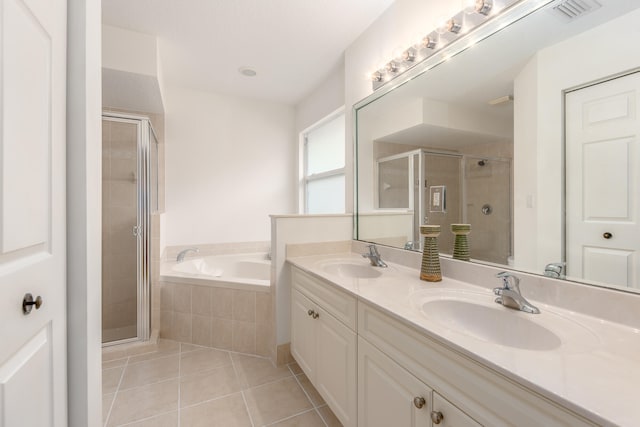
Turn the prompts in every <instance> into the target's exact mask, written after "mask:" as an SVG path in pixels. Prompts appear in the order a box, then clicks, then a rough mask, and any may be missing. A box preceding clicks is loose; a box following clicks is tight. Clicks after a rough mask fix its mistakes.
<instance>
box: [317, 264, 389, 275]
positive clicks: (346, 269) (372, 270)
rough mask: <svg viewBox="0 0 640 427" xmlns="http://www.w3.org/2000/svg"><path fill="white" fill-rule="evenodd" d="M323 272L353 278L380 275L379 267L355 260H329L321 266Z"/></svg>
mask: <svg viewBox="0 0 640 427" xmlns="http://www.w3.org/2000/svg"><path fill="white" fill-rule="evenodd" d="M322 269H323V270H324V271H325V273H329V274H333V275H336V276H340V277H346V278H354V279H375V278H376V277H380V276H382V272H381V271H380V267H373V266H371V265H368V264H364V263H360V264H358V263H355V262H344V261H338V262H330V263H326V264H324V265H323V266H322Z"/></svg>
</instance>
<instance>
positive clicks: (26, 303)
mask: <svg viewBox="0 0 640 427" xmlns="http://www.w3.org/2000/svg"><path fill="white" fill-rule="evenodd" d="M34 305H35V306H36V310H38V309H39V308H40V307H41V306H42V297H41V296H40V295H38V296H37V297H36V299H35V300H34V299H33V295H31V294H30V293H26V294H24V298H22V312H23V313H24V314H29V313H31V310H33V306H34Z"/></svg>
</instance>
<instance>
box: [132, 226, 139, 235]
mask: <svg viewBox="0 0 640 427" xmlns="http://www.w3.org/2000/svg"><path fill="white" fill-rule="evenodd" d="M132 232H133V235H134V237H139V236H140V227H138V226H137V225H134V226H133V230H132Z"/></svg>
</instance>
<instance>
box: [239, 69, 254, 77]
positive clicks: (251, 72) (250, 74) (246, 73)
mask: <svg viewBox="0 0 640 427" xmlns="http://www.w3.org/2000/svg"><path fill="white" fill-rule="evenodd" d="M238 72H239V73H240V74H242V75H243V76H245V77H255V76H256V74H258V73H257V72H256V70H254V69H253V68H251V67H240V68H238Z"/></svg>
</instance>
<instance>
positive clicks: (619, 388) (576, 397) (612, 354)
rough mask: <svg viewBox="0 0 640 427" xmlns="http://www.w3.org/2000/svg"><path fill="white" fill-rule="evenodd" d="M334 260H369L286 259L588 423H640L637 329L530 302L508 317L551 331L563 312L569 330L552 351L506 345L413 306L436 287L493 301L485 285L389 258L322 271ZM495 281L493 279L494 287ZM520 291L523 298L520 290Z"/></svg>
mask: <svg viewBox="0 0 640 427" xmlns="http://www.w3.org/2000/svg"><path fill="white" fill-rule="evenodd" d="M332 261H336V262H341V261H347V262H350V263H361V264H362V265H367V264H368V260H366V259H363V258H362V257H361V256H360V255H359V254H352V253H341V254H329V255H314V256H306V257H296V258H289V259H288V262H290V263H291V264H293V265H295V266H297V267H299V268H300V269H302V270H304V271H306V272H307V273H310V274H312V275H314V276H316V277H319V278H322V279H325V280H328V281H329V282H331V283H333V284H334V285H335V286H337V287H338V288H341V289H343V290H345V291H347V292H349V293H350V294H353V295H354V296H356V297H357V298H358V299H359V300H361V301H364V302H367V303H369V304H373V305H375V306H377V307H378V308H380V309H382V310H383V311H384V312H386V313H388V314H390V315H392V316H393V317H394V318H397V319H399V320H401V321H402V322H404V323H405V324H407V325H409V326H411V327H413V328H415V329H416V330H418V331H420V332H421V333H422V334H424V335H427V336H429V337H431V338H433V339H435V340H437V341H439V342H441V343H442V344H444V345H445V346H447V347H449V348H452V349H453V350H456V351H458V352H460V353H462V354H465V355H466V356H468V357H470V358H472V359H474V360H476V361H477V362H479V363H481V364H482V365H484V366H486V367H488V368H490V369H493V370H495V371H497V372H499V373H501V374H503V375H504V376H506V377H508V378H510V379H512V380H514V381H516V382H518V383H520V384H521V385H523V386H525V387H527V388H529V389H530V390H532V391H535V392H537V393H539V394H541V395H543V396H545V397H548V398H549V399H551V400H553V401H556V402H557V403H559V404H561V405H563V406H565V407H566V408H568V409H570V410H572V411H574V412H576V413H578V414H580V415H582V416H584V417H586V418H588V419H590V420H592V421H593V422H596V423H599V424H603V425H621V426H639V425H640V330H638V329H634V328H630V327H628V326H623V325H620V324H617V323H613V322H609V321H605V320H601V319H598V318H595V317H590V316H587V315H584V314H580V313H575V312H571V311H568V310H564V309H562V308H561V307H556V306H550V305H546V304H542V303H539V302H537V301H535V300H531V301H530V302H531V303H533V304H534V305H536V306H537V307H538V308H539V309H540V311H541V313H540V314H537V315H534V314H528V313H523V312H519V311H516V310H513V311H512V313H513V315H514V316H524V317H525V319H526V320H531V321H533V322H536V323H539V324H540V325H543V326H545V327H549V329H552V328H553V327H554V325H553V324H551V322H554V319H556V320H555V321H556V322H557V319H558V317H557V316H561V317H562V318H563V319H561V320H562V322H568V323H566V325H570V327H564V328H557V327H556V328H555V329H552V330H553V332H554V333H556V335H557V336H558V337H559V338H560V339H561V341H562V345H561V346H559V347H557V348H554V349H552V350H529V349H523V348H514V347H508V346H503V345H499V344H496V343H493V342H488V341H485V340H482V339H479V338H477V337H475V336H471V335H468V334H465V333H462V332H459V331H456V330H452V329H450V328H448V327H447V326H446V325H444V324H443V323H440V322H438V321H434V319H432V318H429V317H427V316H426V315H425V314H423V313H422V312H421V311H420V310H419V309H418V306H417V303H416V300H418V299H419V297H420V295H424V294H425V293H426V294H429V292H432V291H430V290H434V291H433V292H435V290H436V289H444V290H446V291H447V292H456V290H459V291H460V292H464V293H465V295H474V296H475V295H477V298H478V299H479V300H481V301H482V302H483V303H484V302H485V300H484V298H486V301H493V299H494V298H495V296H494V295H493V293H492V292H491V290H490V289H487V288H484V287H479V286H474V285H473V284H469V283H465V282H461V281H457V280H452V279H449V278H446V277H445V278H443V280H442V282H435V283H432V282H425V281H421V280H420V279H419V271H418V270H414V269H411V268H407V267H404V266H400V265H397V264H391V263H388V264H389V268H387V269H380V272H381V273H382V275H381V276H380V277H379V278H373V279H363V278H349V277H342V276H339V275H337V274H329V273H327V272H326V271H325V270H323V268H322V266H323V265H324V264H326V263H328V262H332ZM372 268H373V267H372ZM499 284H500V282H499V281H498V280H497V279H496V286H498V285H499ZM425 291H426V292H425ZM523 294H524V295H525V296H526V290H525V289H523ZM602 303H603V304H606V303H607V302H606V301H603V302H602ZM505 310H509V309H507V308H505ZM638 315H640V313H639V314H638ZM563 324H565V323H563Z"/></svg>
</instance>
